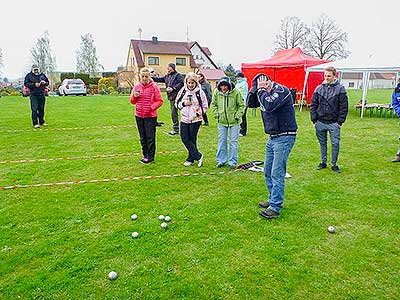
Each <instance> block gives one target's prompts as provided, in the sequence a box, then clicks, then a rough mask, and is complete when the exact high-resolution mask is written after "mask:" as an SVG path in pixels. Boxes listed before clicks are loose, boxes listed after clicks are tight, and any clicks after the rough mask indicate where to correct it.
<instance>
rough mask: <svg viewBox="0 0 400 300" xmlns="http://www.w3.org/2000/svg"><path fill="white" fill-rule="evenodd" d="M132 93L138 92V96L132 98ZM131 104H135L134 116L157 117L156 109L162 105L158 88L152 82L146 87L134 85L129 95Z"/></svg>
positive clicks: (140, 84) (139, 84)
mask: <svg viewBox="0 0 400 300" xmlns="http://www.w3.org/2000/svg"><path fill="white" fill-rule="evenodd" d="M134 91H140V96H139V97H135V96H133V92H134ZM131 103H132V104H134V105H135V104H136V109H135V116H138V117H140V118H154V117H157V109H158V108H159V107H160V106H161V105H162V104H163V99H162V97H161V91H160V88H159V87H158V86H157V84H155V83H154V81H153V80H151V79H150V82H149V83H148V84H146V85H143V84H142V83H141V82H139V83H137V84H135V86H134V87H133V89H132V93H131Z"/></svg>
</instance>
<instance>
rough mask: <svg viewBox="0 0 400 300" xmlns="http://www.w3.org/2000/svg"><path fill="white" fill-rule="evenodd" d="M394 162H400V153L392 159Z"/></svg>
mask: <svg viewBox="0 0 400 300" xmlns="http://www.w3.org/2000/svg"><path fill="white" fill-rule="evenodd" d="M392 162H400V155H396V157H395V158H394V159H392Z"/></svg>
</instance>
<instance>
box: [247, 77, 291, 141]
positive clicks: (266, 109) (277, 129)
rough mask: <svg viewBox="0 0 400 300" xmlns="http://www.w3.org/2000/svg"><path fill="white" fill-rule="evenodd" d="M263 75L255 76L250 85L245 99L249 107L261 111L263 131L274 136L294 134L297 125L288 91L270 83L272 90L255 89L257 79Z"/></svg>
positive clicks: (274, 83)
mask: <svg viewBox="0 0 400 300" xmlns="http://www.w3.org/2000/svg"><path fill="white" fill-rule="evenodd" d="M262 75H264V74H258V75H256V76H255V77H254V78H253V80H252V83H251V89H250V92H249V95H248V97H247V103H249V104H250V106H249V107H257V106H258V105H257V104H256V101H257V100H258V104H259V106H260V110H261V117H262V120H263V123H264V131H265V133H267V134H271V135H275V134H281V133H291V134H296V131H297V123H296V116H295V113H294V108H293V98H292V94H291V93H290V91H289V89H288V88H287V87H286V86H284V85H281V84H278V83H276V82H273V83H272V89H271V91H270V92H267V90H266V89H257V79H258V78H259V77H260V76H262Z"/></svg>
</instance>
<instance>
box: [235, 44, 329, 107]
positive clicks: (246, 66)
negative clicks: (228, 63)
mask: <svg viewBox="0 0 400 300" xmlns="http://www.w3.org/2000/svg"><path fill="white" fill-rule="evenodd" d="M326 62H328V60H325V59H319V58H314V57H311V56H308V55H306V54H304V52H303V51H302V50H301V49H300V48H292V49H282V50H278V51H277V52H276V53H275V55H274V56H273V57H271V58H270V59H267V60H263V61H259V62H256V63H242V72H243V74H244V75H245V77H246V78H247V82H248V84H249V86H251V80H252V79H253V78H254V76H256V75H257V74H259V73H264V74H266V75H268V76H269V77H270V78H271V79H272V80H273V81H276V82H278V83H281V84H283V85H285V86H286V87H288V88H289V89H296V90H297V92H299V94H301V97H300V98H301V99H302V100H307V102H308V103H310V101H311V97H312V94H313V92H314V90H315V88H316V87H317V86H318V85H319V84H320V83H321V82H322V81H323V79H324V74H323V71H322V72H317V73H315V72H314V73H313V74H312V75H311V76H307V79H306V80H305V75H306V68H308V67H311V66H315V65H320V64H323V63H326ZM293 100H296V99H293Z"/></svg>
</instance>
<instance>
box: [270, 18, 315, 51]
mask: <svg viewBox="0 0 400 300" xmlns="http://www.w3.org/2000/svg"><path fill="white" fill-rule="evenodd" d="M309 31H310V30H309V28H308V26H307V25H306V24H305V23H304V22H303V21H302V20H300V18H298V17H285V18H283V19H282V20H281V28H280V31H279V34H277V35H276V36H275V42H274V44H275V51H277V50H280V49H291V48H295V47H301V48H303V46H304V41H305V38H306V36H307V34H308V33H309Z"/></svg>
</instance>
